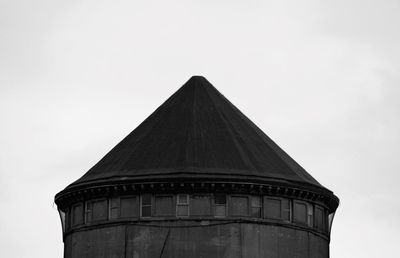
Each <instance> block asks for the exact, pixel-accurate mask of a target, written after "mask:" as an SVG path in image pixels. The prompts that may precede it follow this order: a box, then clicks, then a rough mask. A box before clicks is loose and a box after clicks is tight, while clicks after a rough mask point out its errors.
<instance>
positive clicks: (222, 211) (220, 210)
mask: <svg viewBox="0 0 400 258" xmlns="http://www.w3.org/2000/svg"><path fill="white" fill-rule="evenodd" d="M215 216H217V217H225V216H226V206H225V205H215Z"/></svg>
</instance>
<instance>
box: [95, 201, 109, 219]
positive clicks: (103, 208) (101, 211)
mask: <svg viewBox="0 0 400 258" xmlns="http://www.w3.org/2000/svg"><path fill="white" fill-rule="evenodd" d="M107 217H108V216H107V200H101V201H94V202H93V220H106V219H107Z"/></svg>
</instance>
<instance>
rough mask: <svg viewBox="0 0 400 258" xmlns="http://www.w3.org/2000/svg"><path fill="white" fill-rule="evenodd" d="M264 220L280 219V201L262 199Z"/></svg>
mask: <svg viewBox="0 0 400 258" xmlns="http://www.w3.org/2000/svg"><path fill="white" fill-rule="evenodd" d="M264 218H266V219H281V200H280V199H272V198H264Z"/></svg>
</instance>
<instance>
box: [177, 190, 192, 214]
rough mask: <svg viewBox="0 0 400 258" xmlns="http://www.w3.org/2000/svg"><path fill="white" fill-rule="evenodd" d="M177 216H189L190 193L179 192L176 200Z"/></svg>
mask: <svg viewBox="0 0 400 258" xmlns="http://www.w3.org/2000/svg"><path fill="white" fill-rule="evenodd" d="M176 216H178V217H187V216H189V195H188V194H178V197H177V202H176Z"/></svg>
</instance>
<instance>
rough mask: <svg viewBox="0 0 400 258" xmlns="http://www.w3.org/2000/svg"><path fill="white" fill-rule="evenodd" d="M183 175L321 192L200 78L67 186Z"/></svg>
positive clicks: (185, 86)
mask: <svg viewBox="0 0 400 258" xmlns="http://www.w3.org/2000/svg"><path fill="white" fill-rule="evenodd" d="M182 177H185V178H191V179H196V178H197V179H199V178H203V179H204V178H207V179H211V180H212V179H213V178H215V179H219V180H233V179H239V180H243V181H246V180H250V181H251V180H259V181H260V180H261V181H268V182H270V181H280V182H286V183H295V184H301V185H311V186H316V187H317V188H323V187H322V186H321V185H320V184H319V183H318V182H317V181H316V180H315V179H314V178H313V177H312V176H311V175H309V174H308V173H307V172H306V171H305V170H304V169H303V168H302V167H301V166H300V165H299V164H297V163H296V162H295V161H294V160H293V159H292V158H291V157H289V155H287V154H286V153H285V152H284V151H283V150H282V149H281V148H280V147H279V146H278V145H277V144H275V143H274V142H273V141H272V140H271V139H270V138H269V137H268V136H267V135H266V134H264V133H263V132H262V131H261V130H260V129H259V128H258V127H257V126H256V125H255V124H254V123H253V122H251V121H250V120H249V119H248V118H247V117H246V116H245V115H243V114H242V113H241V112H240V111H239V110H238V109H237V108H236V107H235V106H234V105H233V104H232V103H230V102H229V101H228V100H227V99H226V98H225V97H224V96H223V95H222V94H221V93H220V92H219V91H218V90H217V89H216V88H214V87H213V86H212V85H211V83H209V82H208V81H207V80H206V79H205V78H204V77H201V76H193V77H192V78H190V80H189V81H188V82H186V83H185V84H184V85H183V86H182V87H181V88H180V89H179V90H178V91H177V92H176V93H174V94H173V95H172V96H171V97H170V98H169V99H168V100H167V101H165V103H164V104H162V105H161V106H160V107H159V108H158V109H157V110H156V111H155V112H154V113H153V114H151V115H150V116H149V117H148V118H147V119H146V120H145V121H144V122H142V123H141V124H140V125H139V126H138V127H137V128H136V129H135V130H133V131H132V132H131V133H130V134H129V135H128V136H127V137H126V138H125V139H123V140H122V141H121V142H120V143H119V144H118V145H116V146H115V147H114V148H113V149H112V150H111V151H110V152H109V153H107V155H105V156H104V157H103V158H102V159H101V160H100V161H99V162H98V163H97V164H96V165H95V166H94V167H92V168H91V169H90V170H89V171H88V172H87V173H86V174H85V175H84V176H82V177H81V178H80V179H79V180H77V181H76V182H74V183H73V184H71V185H70V186H69V187H73V186H78V185H87V184H97V183H103V184H104V183H107V182H119V181H124V180H125V181H126V180H148V179H154V178H158V180H160V179H161V180H167V179H171V178H182ZM67 188H68V187H67Z"/></svg>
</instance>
